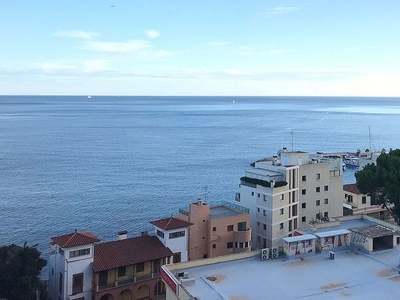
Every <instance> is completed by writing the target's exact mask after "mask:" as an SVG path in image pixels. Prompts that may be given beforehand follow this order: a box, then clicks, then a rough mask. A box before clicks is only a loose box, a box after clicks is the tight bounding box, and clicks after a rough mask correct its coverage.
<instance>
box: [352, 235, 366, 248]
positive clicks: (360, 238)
mask: <svg viewBox="0 0 400 300" xmlns="http://www.w3.org/2000/svg"><path fill="white" fill-rule="evenodd" d="M351 242H352V243H354V244H357V245H363V244H365V243H366V242H367V238H366V237H365V236H364V235H361V234H358V233H353V235H352V237H351Z"/></svg>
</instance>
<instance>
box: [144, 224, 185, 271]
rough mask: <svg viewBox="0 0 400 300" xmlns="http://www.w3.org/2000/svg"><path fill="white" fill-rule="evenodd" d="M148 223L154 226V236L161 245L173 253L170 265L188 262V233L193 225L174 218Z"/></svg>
mask: <svg viewBox="0 0 400 300" xmlns="http://www.w3.org/2000/svg"><path fill="white" fill-rule="evenodd" d="M150 223H151V224H153V225H154V230H155V235H156V236H157V237H158V239H159V240H160V241H161V243H162V244H163V245H164V246H165V247H168V248H169V249H171V251H172V252H173V253H174V254H173V261H172V263H179V262H185V261H188V243H189V240H188V236H189V234H188V233H189V226H192V225H193V223H191V222H188V221H185V220H180V219H177V218H174V217H169V218H166V219H161V220H157V221H152V222H150Z"/></svg>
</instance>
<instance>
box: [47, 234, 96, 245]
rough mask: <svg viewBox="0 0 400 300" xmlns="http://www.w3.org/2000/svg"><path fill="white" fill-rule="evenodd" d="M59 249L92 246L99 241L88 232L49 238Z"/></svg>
mask: <svg viewBox="0 0 400 300" xmlns="http://www.w3.org/2000/svg"><path fill="white" fill-rule="evenodd" d="M51 239H52V240H53V242H54V243H55V244H57V245H59V246H60V247H61V248H71V247H76V246H81V245H88V244H93V243H96V242H98V241H100V239H99V238H98V237H97V236H95V235H93V234H91V233H90V232H77V231H75V232H74V233H70V234H66V235H62V236H56V237H52V238H51Z"/></svg>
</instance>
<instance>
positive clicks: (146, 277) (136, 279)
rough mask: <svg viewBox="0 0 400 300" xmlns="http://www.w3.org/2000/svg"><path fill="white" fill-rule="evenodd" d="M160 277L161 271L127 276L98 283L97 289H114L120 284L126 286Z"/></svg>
mask: <svg viewBox="0 0 400 300" xmlns="http://www.w3.org/2000/svg"><path fill="white" fill-rule="evenodd" d="M159 277H160V273H150V274H145V275H142V276H133V277H129V278H126V279H124V280H115V281H114V282H112V283H107V284H103V285H96V290H97V291H104V290H108V289H112V288H116V287H120V286H124V285H129V284H132V283H137V282H142V281H146V280H149V279H153V278H159Z"/></svg>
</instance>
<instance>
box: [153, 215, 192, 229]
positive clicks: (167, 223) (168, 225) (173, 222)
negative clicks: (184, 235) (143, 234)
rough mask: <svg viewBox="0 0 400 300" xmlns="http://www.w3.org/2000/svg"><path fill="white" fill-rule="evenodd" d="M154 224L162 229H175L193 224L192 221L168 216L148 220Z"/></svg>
mask: <svg viewBox="0 0 400 300" xmlns="http://www.w3.org/2000/svg"><path fill="white" fill-rule="evenodd" d="M150 223H151V224H153V225H154V226H157V227H158V228H161V229H164V230H171V229H177V228H183V227H189V226H191V225H193V223H191V222H188V221H185V220H180V219H177V218H174V217H169V218H165V219H161V220H157V221H152V222H150Z"/></svg>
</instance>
